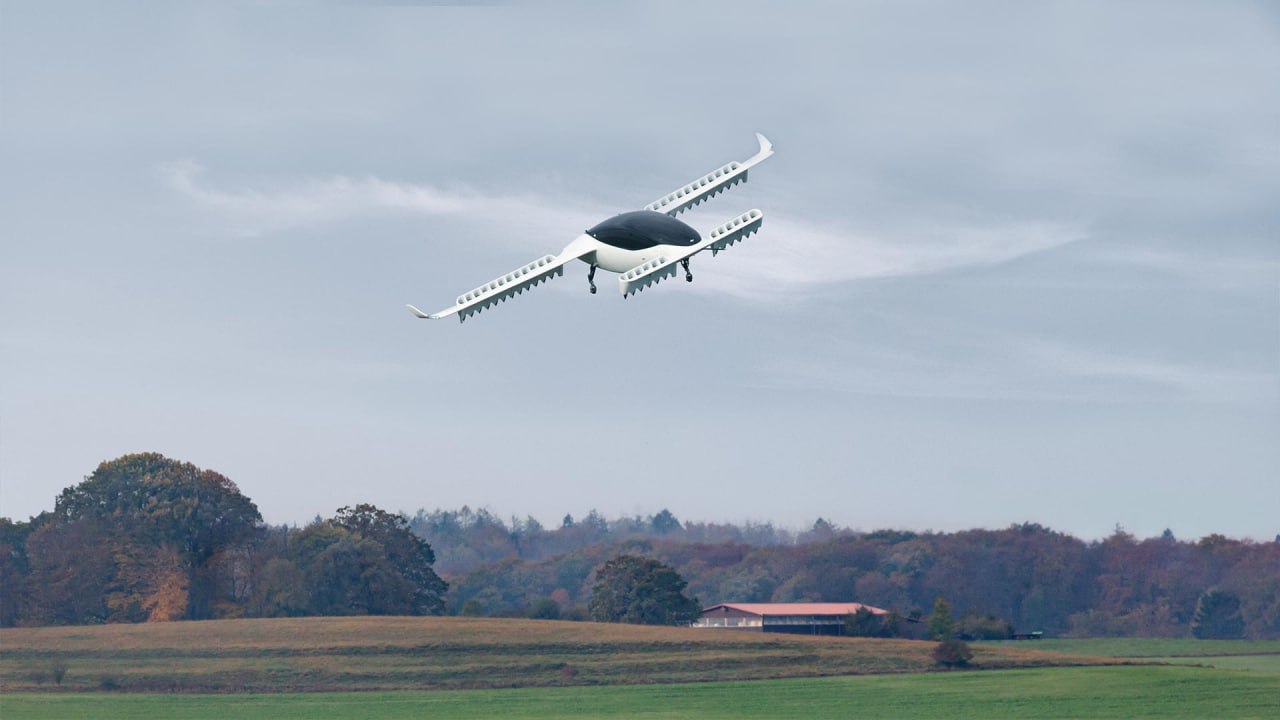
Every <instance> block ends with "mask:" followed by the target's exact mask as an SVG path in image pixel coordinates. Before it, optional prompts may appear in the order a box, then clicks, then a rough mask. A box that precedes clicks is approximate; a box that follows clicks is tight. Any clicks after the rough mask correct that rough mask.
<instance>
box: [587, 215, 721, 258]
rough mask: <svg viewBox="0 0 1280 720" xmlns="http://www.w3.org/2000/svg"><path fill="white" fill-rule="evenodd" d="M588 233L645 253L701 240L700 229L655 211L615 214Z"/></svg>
mask: <svg viewBox="0 0 1280 720" xmlns="http://www.w3.org/2000/svg"><path fill="white" fill-rule="evenodd" d="M587 234H588V235H590V236H591V237H593V238H595V239H597V240H599V241H600V242H602V243H608V244H609V245H612V246H614V247H618V248H622V249H623V250H644V249H645V248H651V247H653V246H654V245H695V244H697V242H698V240H700V239H701V238H699V236H698V231H697V230H694V229H693V228H691V227H689V226H688V225H685V224H684V223H682V222H680V221H679V220H677V219H675V218H673V217H671V216H669V215H664V214H662V213H659V212H653V211H652V210H638V211H636V212H629V213H622V214H621V215H615V216H613V217H611V218H609V219H608V220H605V221H604V222H602V223H600V224H599V225H596V226H595V227H593V228H591V229H590V230H588V231H587Z"/></svg>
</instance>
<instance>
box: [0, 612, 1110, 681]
mask: <svg viewBox="0 0 1280 720" xmlns="http://www.w3.org/2000/svg"><path fill="white" fill-rule="evenodd" d="M932 647H933V644H932V643H928V642H916V641H911V640H873V639H860V638H824V637H800V636H790V635H774V634H770V635H763V634H759V633H737V632H719V631H714V630H695V629H691V628H657V627H641V626H634V625H608V624H598V623H573V622H554V621H542V620H511V619H491V618H453V617H448V618H423V617H358V618H290V619H270V620H217V621H207V622H175V623H152V624H143V625H106V626H94V627H86V626H77V627H45V628H16V629H3V630H0V689H3V691H4V692H6V693H9V692H63V693H65V692H81V691H126V692H204V693H209V692H212V693H220V692H297V691H323V690H327V691H346V690H439V689H463V688H510V687H538V686H560V685H566V686H574V685H615V684H654V683H685V682H702V681H713V680H714V681H724V680H755V679H765V678H793V677H819V676H831V675H865V674H883V673H903V672H922V671H926V670H930V669H933V667H934V666H933V662H932V660H931V659H930V657H929V651H930V650H931V649H932ZM974 651H975V657H974V661H973V666H974V667H977V668H982V669H998V668H1034V667H1054V666H1067V665H1101V664H1117V663H1121V662H1123V661H1121V660H1117V659H1114V658H1100V657H1090V656H1081V655H1064V654H1058V653H1051V652H1044V651H1041V650H1037V649H1035V648H1030V647H1020V646H977V645H975V646H974ZM59 670H61V671H62V672H63V674H62V677H61V682H60V683H59V682H58V681H57V677H56V676H57V675H58V672H59Z"/></svg>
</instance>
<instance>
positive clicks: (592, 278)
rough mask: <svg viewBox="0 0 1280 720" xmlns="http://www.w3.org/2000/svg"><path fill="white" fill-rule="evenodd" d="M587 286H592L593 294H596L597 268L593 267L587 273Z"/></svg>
mask: <svg viewBox="0 0 1280 720" xmlns="http://www.w3.org/2000/svg"><path fill="white" fill-rule="evenodd" d="M587 284H588V285H590V286H591V294H592V295H595V294H596V266H595V265H592V266H591V269H590V270H588V271H587Z"/></svg>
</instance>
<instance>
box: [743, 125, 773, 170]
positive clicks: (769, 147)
mask: <svg viewBox="0 0 1280 720" xmlns="http://www.w3.org/2000/svg"><path fill="white" fill-rule="evenodd" d="M756 142H758V143H760V152H758V153H756V154H755V155H752V156H751V157H750V158H749V159H748V160H747V161H746V162H744V163H742V164H743V165H746V166H747V167H752V166H753V165H759V164H760V163H761V162H763V161H764V160H765V158H767V157H769V156H770V155H772V154H773V143H771V142H769V138H767V137H765V136H764V135H761V134H760V133H756Z"/></svg>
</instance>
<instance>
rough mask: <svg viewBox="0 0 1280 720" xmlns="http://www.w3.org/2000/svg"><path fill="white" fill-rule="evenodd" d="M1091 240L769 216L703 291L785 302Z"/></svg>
mask: <svg viewBox="0 0 1280 720" xmlns="http://www.w3.org/2000/svg"><path fill="white" fill-rule="evenodd" d="M1084 237H1086V234H1085V233H1084V232H1083V231H1082V230H1079V229H1077V228H1073V227H1070V226H1066V225H1060V224H1054V223H1048V222H1020V221H1007V222H994V223H991V224H990V225H986V226H979V225H973V224H966V223H962V222H956V223H943V222H936V223H932V224H923V223H921V224H916V225H911V226H903V227H899V228H887V229H883V230H878V231H871V230H869V231H862V230H857V229H847V230H846V229H837V228H832V227H823V226H820V225H816V224H811V223H805V222H802V221H796V220H794V219H790V218H782V219H777V220H775V219H771V218H770V217H769V213H768V212H766V213H765V224H764V227H763V229H762V230H761V232H760V234H759V235H753V236H752V237H750V238H748V239H747V241H746V242H745V243H744V244H743V250H741V251H739V250H738V247H737V246H735V247H734V248H732V249H731V250H730V251H729V252H728V253H727V254H725V255H722V256H721V257H720V258H717V260H716V262H717V265H716V270H715V272H714V273H706V274H705V275H703V276H700V279H701V278H705V283H704V285H703V286H702V289H703V290H707V291H714V292H719V293H729V294H731V295H735V296H737V297H741V298H745V299H750V300H758V301H764V300H778V299H782V298H789V297H793V296H794V294H795V293H796V292H797V291H799V290H801V289H804V288H809V287H811V286H814V285H837V284H840V283H846V282H851V281H856V280H865V279H871V278H885V277H903V276H911V275H930V274H934V273H940V272H947V271H952V270H957V269H963V268H971V267H980V266H988V265H997V264H1000V263H1004V262H1008V261H1010V260H1013V259H1016V258H1019V257H1022V256H1025V255H1030V254H1032V253H1037V252H1041V251H1044V250H1048V249H1050V248H1055V247H1059V246H1061V245H1065V244H1067V243H1070V242H1074V241H1076V240H1080V239H1082V238H1084ZM722 260H723V263H722V264H721V262H722Z"/></svg>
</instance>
